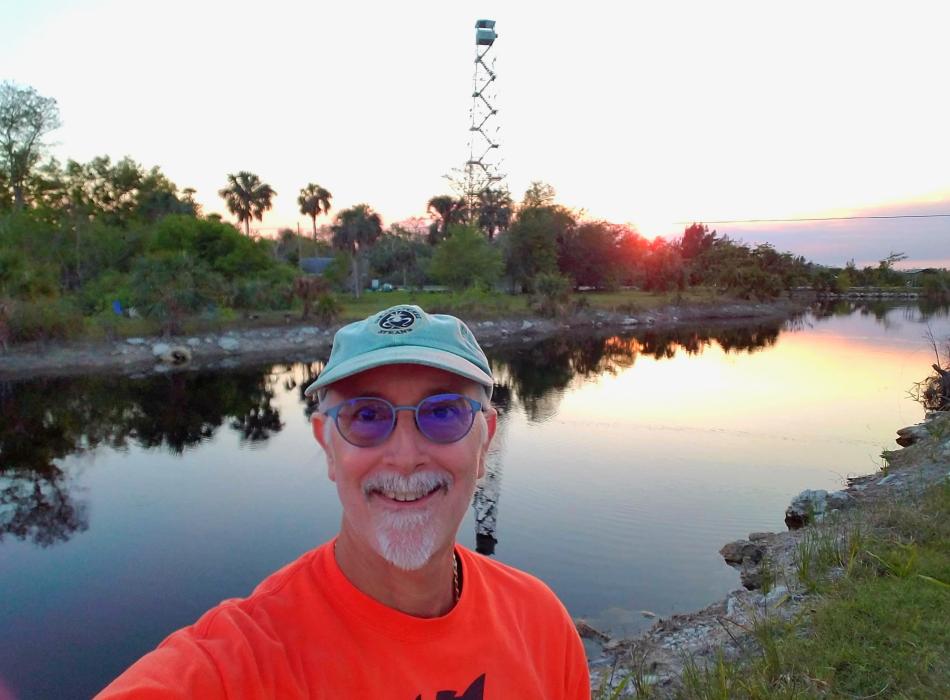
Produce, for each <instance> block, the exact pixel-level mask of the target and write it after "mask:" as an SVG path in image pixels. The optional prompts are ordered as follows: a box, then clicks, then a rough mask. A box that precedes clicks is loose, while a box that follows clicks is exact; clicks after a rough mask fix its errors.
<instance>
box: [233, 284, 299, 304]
mask: <svg viewBox="0 0 950 700" xmlns="http://www.w3.org/2000/svg"><path fill="white" fill-rule="evenodd" d="M292 301H293V295H292V294H291V287H290V283H289V282H287V281H285V280H281V279H274V276H271V277H270V278H268V277H252V278H251V279H239V280H236V281H235V282H233V283H232V284H231V292H230V295H229V299H228V305H229V306H233V307H234V308H236V309H244V310H248V311H250V310H262V309H271V310H279V309H289V308H290V305H291V302H292Z"/></svg>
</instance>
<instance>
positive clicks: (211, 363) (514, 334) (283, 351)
mask: <svg viewBox="0 0 950 700" xmlns="http://www.w3.org/2000/svg"><path fill="white" fill-rule="evenodd" d="M803 309H804V306H803V305H802V304H799V303H796V302H790V301H779V302H772V303H768V304H764V303H763V304H757V303H751V302H748V303H730V304H719V305H710V306H682V307H679V306H670V307H664V308H660V309H654V310H650V311H644V312H642V313H636V314H620V313H612V312H606V311H592V310H588V311H585V312H579V313H576V314H574V315H572V316H568V317H564V318H559V319H557V320H551V319H544V318H506V319H496V320H489V321H486V320H468V319H467V320H468V323H469V325H470V326H471V328H472V331H473V332H474V333H475V335H476V336H477V337H478V339H479V342H481V343H483V344H485V345H486V346H489V347H490V346H491V345H494V344H498V343H503V342H504V343H507V342H524V341H530V340H536V339H542V338H544V337H548V336H552V335H555V334H558V333H563V332H565V331H574V332H590V331H591V330H596V331H598V332H608V331H611V330H615V331H621V330H628V331H632V330H636V329H638V328H643V327H657V328H661V327H674V326H679V325H687V324H695V323H707V322H709V323H715V324H723V323H736V322H742V321H755V322H765V321H770V320H774V321H781V320H784V319H786V318H788V317H790V316H792V315H793V314H795V313H798V312H801V311H802V310H803ZM338 327H339V326H338V325H334V326H326V327H320V326H315V325H300V324H296V325H283V326H276V327H271V328H253V329H241V330H229V331H224V332H221V333H205V334H202V335H198V336H176V337H171V338H162V337H158V336H154V337H143V338H123V339H118V340H115V341H99V342H75V343H31V344H26V345H20V346H14V347H12V348H11V349H10V350H9V351H8V352H7V353H5V354H0V379H25V378H29V377H36V376H64V375H78V374H90V373H113V372H118V373H123V374H131V373H137V372H143V371H159V372H162V371H169V370H170V369H175V368H187V369H214V368H229V367H236V366H239V365H245V364H254V363H260V362H268V361H273V362H291V361H302V362H313V361H316V360H319V359H321V358H326V357H327V356H328V355H329V352H330V345H331V342H332V339H333V334H334V332H335V331H336V329H337V328H338ZM163 358H164V359H163Z"/></svg>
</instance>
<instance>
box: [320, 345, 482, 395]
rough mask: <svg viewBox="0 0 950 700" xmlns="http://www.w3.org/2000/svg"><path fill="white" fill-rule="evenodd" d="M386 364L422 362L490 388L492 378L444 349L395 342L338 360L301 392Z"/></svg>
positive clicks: (421, 363)
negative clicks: (391, 344)
mask: <svg viewBox="0 0 950 700" xmlns="http://www.w3.org/2000/svg"><path fill="white" fill-rule="evenodd" d="M385 365H425V366H426V367H435V368H436V369H441V370H445V371H446V372H451V373H452V374H457V375H459V376H461V377H465V378H466V379H471V380H472V381H473V382H476V383H478V384H481V385H482V386H485V387H488V388H489V389H491V388H492V387H493V386H494V380H493V379H492V378H491V375H489V374H486V373H485V372H484V371H483V370H481V369H479V368H478V366H477V365H474V364H472V363H471V362H469V361H468V360H466V359H464V358H462V357H459V356H458V355H455V354H453V353H451V352H446V351H445V350H436V349H434V348H424V347H420V346H418V345H396V346H391V347H386V348H380V349H379V350H373V351H371V352H367V353H363V354H362V355H357V356H356V357H353V358H351V359H349V360H347V361H346V362H341V363H340V364H338V365H337V366H336V367H334V368H333V369H331V370H330V371H329V372H322V373H321V374H320V376H319V377H317V380H316V381H315V382H314V383H313V384H311V385H310V386H308V387H307V388H306V390H305V391H304V392H303V393H304V395H305V396H310V395H311V394H313V393H315V392H316V391H318V390H319V389H322V388H323V387H326V386H329V385H330V384H333V383H334V382H338V381H340V380H341V379H345V378H346V377H351V376H353V375H354V374H359V373H360V372H365V371H366V370H368V369H373V368H375V367H383V366H385Z"/></svg>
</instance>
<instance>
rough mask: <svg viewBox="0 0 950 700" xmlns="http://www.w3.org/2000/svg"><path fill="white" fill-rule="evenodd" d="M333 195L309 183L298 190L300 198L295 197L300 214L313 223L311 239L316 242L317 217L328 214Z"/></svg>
mask: <svg viewBox="0 0 950 700" xmlns="http://www.w3.org/2000/svg"><path fill="white" fill-rule="evenodd" d="M331 199H333V195H332V194H330V192H329V191H328V190H325V189H324V188H322V187H320V185H317V184H314V183H312V182H311V183H310V184H308V185H307V186H306V187H304V188H303V189H301V190H300V196H299V197H297V204H299V205H300V213H301V214H304V215H305V216H309V217H310V221H311V222H313V239H314V240H317V217H318V216H320V214H329V213H330V200H331Z"/></svg>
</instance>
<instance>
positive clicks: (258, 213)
mask: <svg viewBox="0 0 950 700" xmlns="http://www.w3.org/2000/svg"><path fill="white" fill-rule="evenodd" d="M276 194H277V193H276V192H275V191H274V190H273V188H272V187H271V186H270V185H268V184H266V183H263V182H261V179H260V178H259V177H258V176H257V175H255V174H254V173H249V172H247V171H246V170H242V171H241V172H239V173H238V174H237V175H230V174H229V175H228V186H227V187H225V188H223V189H220V190H218V195H220V196H221V197H222V198H223V199H224V202H225V204H227V205H228V211H230V212H231V213H232V214H234V215H235V216H236V217H237V218H238V221H239V222H241V223H243V224H244V235H245V236H250V235H251V217H253V218H255V219H257V220H258V221H261V220H262V219H263V218H264V212H265V211H267V210H268V209H270V208H271V199H272V198H273V197H274V196H275V195H276Z"/></svg>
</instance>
